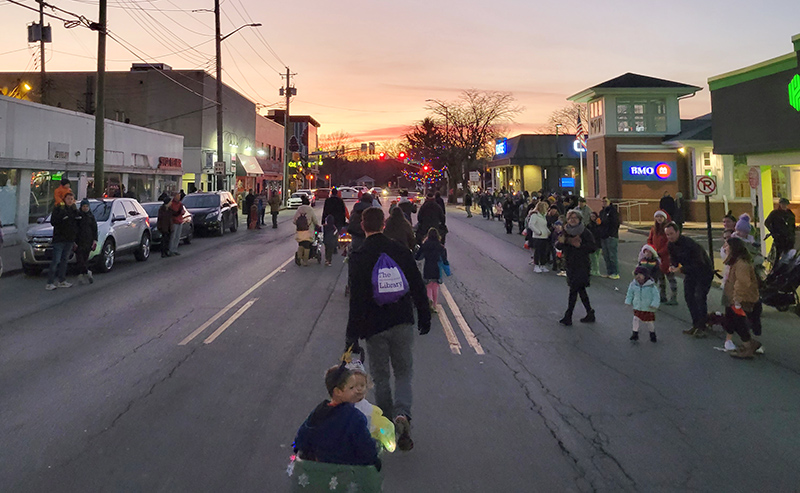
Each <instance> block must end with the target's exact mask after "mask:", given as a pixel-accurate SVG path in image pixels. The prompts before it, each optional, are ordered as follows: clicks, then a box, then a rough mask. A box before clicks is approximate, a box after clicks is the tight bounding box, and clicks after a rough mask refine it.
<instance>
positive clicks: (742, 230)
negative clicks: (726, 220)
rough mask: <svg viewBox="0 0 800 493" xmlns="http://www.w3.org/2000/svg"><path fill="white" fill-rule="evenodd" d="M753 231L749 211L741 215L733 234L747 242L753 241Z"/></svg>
mask: <svg viewBox="0 0 800 493" xmlns="http://www.w3.org/2000/svg"><path fill="white" fill-rule="evenodd" d="M752 231H753V227H752V226H751V225H750V216H749V215H748V214H747V213H744V214H742V215H741V216H739V220H738V221H736V226H735V227H734V230H733V236H735V237H736V238H740V239H742V240H743V241H744V242H745V243H753V242H754V241H755V238H753V235H752V234H750V233H751V232H752Z"/></svg>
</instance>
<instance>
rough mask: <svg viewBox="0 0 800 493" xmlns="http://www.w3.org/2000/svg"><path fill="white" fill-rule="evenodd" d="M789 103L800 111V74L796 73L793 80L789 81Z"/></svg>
mask: <svg viewBox="0 0 800 493" xmlns="http://www.w3.org/2000/svg"><path fill="white" fill-rule="evenodd" d="M789 104H791V105H792V108H794V109H796V110H797V111H800V75H798V74H795V75H794V78H793V79H792V81H791V82H789Z"/></svg>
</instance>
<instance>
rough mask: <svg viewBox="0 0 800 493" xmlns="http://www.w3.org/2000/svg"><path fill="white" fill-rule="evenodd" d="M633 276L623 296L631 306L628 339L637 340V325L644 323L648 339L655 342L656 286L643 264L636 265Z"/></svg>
mask: <svg viewBox="0 0 800 493" xmlns="http://www.w3.org/2000/svg"><path fill="white" fill-rule="evenodd" d="M633 277H634V279H633V281H631V284H630V286H628V295H627V296H625V304H626V305H631V307H633V334H632V335H631V337H630V340H632V341H638V340H639V327H640V326H641V325H644V326H645V327H647V328H648V329H649V330H650V341H651V342H656V325H655V320H656V310H658V306H659V305H660V303H661V296H660V295H659V292H658V286H656V283H655V281H654V280H653V279H652V278H651V277H650V272H649V270H648V269H647V267H645V266H641V265H640V266H639V267H636V270H634V271H633Z"/></svg>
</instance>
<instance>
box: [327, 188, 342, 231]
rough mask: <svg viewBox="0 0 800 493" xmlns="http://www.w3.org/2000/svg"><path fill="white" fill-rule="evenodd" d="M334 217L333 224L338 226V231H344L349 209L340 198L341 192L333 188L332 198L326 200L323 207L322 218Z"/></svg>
mask: <svg viewBox="0 0 800 493" xmlns="http://www.w3.org/2000/svg"><path fill="white" fill-rule="evenodd" d="M328 216H333V222H334V223H335V224H336V229H338V230H340V231H341V230H342V229H343V228H344V225H345V223H346V222H347V208H346V206H345V205H344V200H342V198H341V197H339V190H336V189H335V188H331V194H330V196H329V197H328V198H327V199H325V205H323V206H322V218H323V221H324V220H325V219H324V218H326V217H328Z"/></svg>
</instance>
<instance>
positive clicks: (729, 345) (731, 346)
mask: <svg viewBox="0 0 800 493" xmlns="http://www.w3.org/2000/svg"><path fill="white" fill-rule="evenodd" d="M725 351H736V344H734V343H733V341H731V340H728V341H725Z"/></svg>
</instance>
